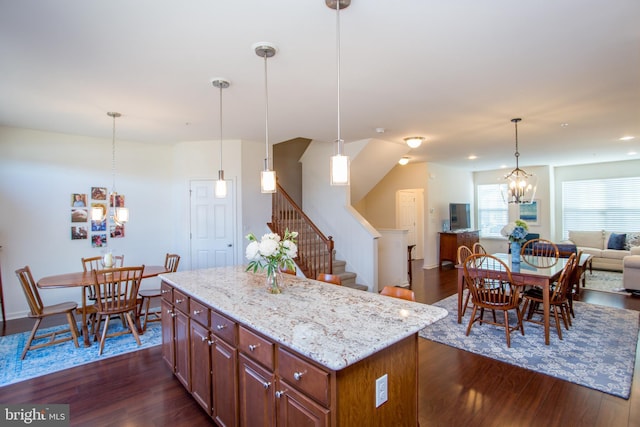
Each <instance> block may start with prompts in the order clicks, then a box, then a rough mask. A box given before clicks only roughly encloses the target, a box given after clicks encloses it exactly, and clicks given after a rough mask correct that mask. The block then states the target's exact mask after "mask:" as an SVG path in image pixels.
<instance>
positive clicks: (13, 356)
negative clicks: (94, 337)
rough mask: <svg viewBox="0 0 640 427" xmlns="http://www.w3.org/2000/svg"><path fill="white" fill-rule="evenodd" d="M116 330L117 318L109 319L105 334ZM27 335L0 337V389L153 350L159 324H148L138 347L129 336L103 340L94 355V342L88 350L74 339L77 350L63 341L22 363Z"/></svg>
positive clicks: (31, 354) (159, 334)
mask: <svg viewBox="0 0 640 427" xmlns="http://www.w3.org/2000/svg"><path fill="white" fill-rule="evenodd" d="M65 327H67V326H66V325H65V326H56V327H52V328H48V329H41V330H39V331H38V335H41V334H42V333H43V332H47V331H51V330H59V329H64V328H65ZM118 329H120V330H121V329H122V323H121V322H120V321H119V320H117V319H113V320H111V322H110V323H109V331H116V330H118ZM29 333H30V332H24V333H21V334H14V335H7V336H4V337H0V387H2V386H6V385H9V384H13V383H17V382H19V381H24V380H28V379H31V378H35V377H39V376H41V375H46V374H50V373H53V372H57V371H62V370H64V369H68V368H73V367H76V366H79V365H84V364H87V363H91V362H96V361H98V360H104V359H107V358H109V357H114V356H118V355H120V354H124V353H130V352H132V351H138V350H142V349H144V348H149V347H153V346H156V345H159V344H160V343H161V342H162V327H161V324H160V322H154V323H149V324H148V326H147V330H146V331H145V333H144V334H143V335H140V342H141V343H142V345H141V346H138V344H137V343H136V340H135V338H134V337H133V335H131V334H126V335H121V336H119V337H114V338H107V340H106V341H105V343H104V350H103V351H102V355H98V343H97V342H92V343H91V347H85V346H84V342H83V339H82V338H81V337H80V338H78V344H79V345H80V347H78V348H76V347H75V346H74V345H73V341H67V342H64V343H62V344H58V345H52V346H49V347H43V348H39V349H37V350H31V351H28V352H27V355H26V356H25V358H24V360H20V355H21V354H22V350H23V349H24V345H25V344H26V342H27V339H29ZM45 340H46V339H45ZM38 342H42V341H34V343H36V344H37V343H38Z"/></svg>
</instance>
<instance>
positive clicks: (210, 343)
mask: <svg viewBox="0 0 640 427" xmlns="http://www.w3.org/2000/svg"><path fill="white" fill-rule="evenodd" d="M214 342H215V341H213V340H209V341H207V344H209V345H210V346H212V345H213V343H214Z"/></svg>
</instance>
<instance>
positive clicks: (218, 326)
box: [216, 325, 227, 331]
mask: <svg viewBox="0 0 640 427" xmlns="http://www.w3.org/2000/svg"><path fill="white" fill-rule="evenodd" d="M226 327H227V325H216V329H217V330H219V331H221V330H223V329H224V328H226Z"/></svg>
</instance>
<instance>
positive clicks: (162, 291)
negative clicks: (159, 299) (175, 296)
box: [160, 289, 169, 294]
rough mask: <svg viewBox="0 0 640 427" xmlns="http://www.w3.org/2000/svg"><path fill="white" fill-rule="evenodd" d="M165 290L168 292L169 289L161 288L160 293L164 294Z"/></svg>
mask: <svg viewBox="0 0 640 427" xmlns="http://www.w3.org/2000/svg"><path fill="white" fill-rule="evenodd" d="M167 292H169V290H167V289H163V290H161V291H160V293H161V294H166V293H167Z"/></svg>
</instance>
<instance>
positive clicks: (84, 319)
mask: <svg viewBox="0 0 640 427" xmlns="http://www.w3.org/2000/svg"><path fill="white" fill-rule="evenodd" d="M86 297H87V287H86V286H83V287H82V336H83V337H84V346H85V347H91V340H90V339H89V328H88V327H87V298H86Z"/></svg>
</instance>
